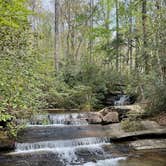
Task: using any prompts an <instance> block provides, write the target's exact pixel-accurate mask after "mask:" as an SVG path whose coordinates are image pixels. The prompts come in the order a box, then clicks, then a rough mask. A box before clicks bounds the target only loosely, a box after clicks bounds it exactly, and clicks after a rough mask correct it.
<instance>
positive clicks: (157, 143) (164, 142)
mask: <svg viewBox="0 0 166 166" xmlns="http://www.w3.org/2000/svg"><path fill="white" fill-rule="evenodd" d="M129 145H130V146H131V147H133V148H134V149H135V150H147V149H165V148H166V139H143V140H136V141H133V142H131V143H130V144H129Z"/></svg>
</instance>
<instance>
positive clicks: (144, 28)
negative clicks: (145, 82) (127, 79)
mask: <svg viewBox="0 0 166 166" xmlns="http://www.w3.org/2000/svg"><path fill="white" fill-rule="evenodd" d="M146 8H147V1H146V0H142V31H143V58H144V62H145V72H146V73H148V71H149V67H148V53H147V30H146V26H147V25H146V21H147V16H146V14H147V9H146Z"/></svg>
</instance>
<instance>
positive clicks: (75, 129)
mask: <svg viewBox="0 0 166 166" xmlns="http://www.w3.org/2000/svg"><path fill="white" fill-rule="evenodd" d="M85 119H86V116H85V114H84V113H70V114H69V113H68V114H47V115H46V114H45V115H40V116H37V117H36V118H35V120H33V121H31V122H29V123H28V125H27V128H26V129H24V130H23V131H22V132H20V134H19V137H18V141H17V143H16V144H15V151H13V152H10V153H7V154H5V155H0V166H127V165H128V164H129V165H130V164H133V166H134V165H135V166H138V165H137V164H139V159H140V160H141V157H136V156H138V155H134V157H131V156H130V155H129V154H130V152H129V149H128V147H127V148H126V146H119V145H118V146H115V145H114V144H112V143H111V142H110V139H109V137H107V133H108V130H107V128H108V127H107V126H100V125H88V123H87V122H86V120H85ZM43 121H45V122H46V123H45V124H43V125H42V124H41V122H43ZM109 132H110V131H109ZM164 154H166V153H165V152H164ZM139 156H140V154H139ZM130 157H131V158H132V159H133V160H130ZM144 157H145V156H144ZM153 163H154V162H153ZM161 164H165V163H164V162H162V161H161V160H160V162H159V165H161ZM139 166H140V165H139ZM146 166H151V165H147V164H146ZM161 166H162V165H161ZM163 166H164V165H163Z"/></svg>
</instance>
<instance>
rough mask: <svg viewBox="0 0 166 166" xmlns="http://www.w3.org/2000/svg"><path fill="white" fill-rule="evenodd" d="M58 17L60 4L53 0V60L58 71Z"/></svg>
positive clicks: (57, 0)
mask: <svg viewBox="0 0 166 166" xmlns="http://www.w3.org/2000/svg"><path fill="white" fill-rule="evenodd" d="M59 17H60V6H59V0H55V52H54V61H55V70H56V72H59V58H60V51H59V44H60V42H59Z"/></svg>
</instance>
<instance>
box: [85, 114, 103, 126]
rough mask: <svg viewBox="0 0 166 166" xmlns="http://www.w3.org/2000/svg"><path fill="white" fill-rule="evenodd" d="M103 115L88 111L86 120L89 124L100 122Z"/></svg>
mask: <svg viewBox="0 0 166 166" xmlns="http://www.w3.org/2000/svg"><path fill="white" fill-rule="evenodd" d="M102 119H103V116H102V114H100V113H99V112H90V113H88V114H87V118H86V120H87V121H88V123H89V124H101V123H102Z"/></svg>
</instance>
